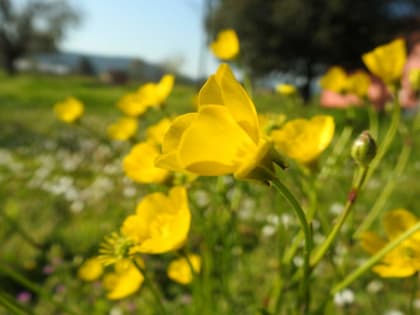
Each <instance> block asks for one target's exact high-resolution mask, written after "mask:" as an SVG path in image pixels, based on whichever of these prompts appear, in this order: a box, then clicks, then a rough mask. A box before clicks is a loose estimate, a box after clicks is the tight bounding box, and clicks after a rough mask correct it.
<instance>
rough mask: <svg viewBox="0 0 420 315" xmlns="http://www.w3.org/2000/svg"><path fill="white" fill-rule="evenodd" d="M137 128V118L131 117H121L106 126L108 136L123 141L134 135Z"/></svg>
mask: <svg viewBox="0 0 420 315" xmlns="http://www.w3.org/2000/svg"><path fill="white" fill-rule="evenodd" d="M137 129H138V122H137V119H135V118H131V117H123V118H121V119H119V120H118V121H117V122H116V123H114V124H111V125H109V126H108V129H107V131H108V136H109V137H110V138H111V139H114V140H119V141H125V140H128V139H129V138H131V137H132V136H134V134H135V133H136V131H137Z"/></svg>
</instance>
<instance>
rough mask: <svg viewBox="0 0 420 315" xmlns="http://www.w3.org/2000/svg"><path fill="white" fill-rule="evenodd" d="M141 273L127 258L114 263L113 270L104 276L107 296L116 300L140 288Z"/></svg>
mask: <svg viewBox="0 0 420 315" xmlns="http://www.w3.org/2000/svg"><path fill="white" fill-rule="evenodd" d="M143 281H144V277H143V275H142V274H141V273H140V271H138V270H137V268H136V267H135V266H134V264H133V263H132V262H131V261H129V260H122V261H119V262H117V263H116V265H115V272H113V273H110V274H107V275H106V276H105V277H104V286H105V288H106V289H107V291H108V294H107V298H108V299H110V300H117V299H122V298H125V297H127V296H129V295H131V294H133V293H135V292H136V291H137V290H139V289H140V287H141V285H142V283H143Z"/></svg>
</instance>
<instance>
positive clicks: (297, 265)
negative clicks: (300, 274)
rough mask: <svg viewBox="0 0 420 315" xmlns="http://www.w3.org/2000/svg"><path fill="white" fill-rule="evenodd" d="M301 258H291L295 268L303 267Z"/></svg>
mask: <svg viewBox="0 0 420 315" xmlns="http://www.w3.org/2000/svg"><path fill="white" fill-rule="evenodd" d="M303 262H304V261H303V258H302V257H300V256H296V257H294V258H293V263H294V264H295V266H296V267H302V266H303Z"/></svg>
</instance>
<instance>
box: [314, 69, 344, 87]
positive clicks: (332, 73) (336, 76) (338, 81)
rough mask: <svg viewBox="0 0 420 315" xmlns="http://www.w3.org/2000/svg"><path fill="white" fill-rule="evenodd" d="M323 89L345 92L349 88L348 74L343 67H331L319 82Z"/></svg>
mask: <svg viewBox="0 0 420 315" xmlns="http://www.w3.org/2000/svg"><path fill="white" fill-rule="evenodd" d="M319 84H320V86H321V88H322V89H323V90H329V91H333V92H336V93H343V92H344V91H345V90H346V89H347V74H346V72H345V71H344V69H343V68H341V67H337V66H335V67H332V68H330V69H329V70H328V71H327V73H326V74H324V76H322V77H321V80H320V82H319Z"/></svg>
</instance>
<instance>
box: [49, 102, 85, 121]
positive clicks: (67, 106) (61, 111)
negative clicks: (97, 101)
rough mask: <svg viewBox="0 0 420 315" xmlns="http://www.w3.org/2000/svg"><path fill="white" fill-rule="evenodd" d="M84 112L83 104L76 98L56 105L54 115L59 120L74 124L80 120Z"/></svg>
mask: <svg viewBox="0 0 420 315" xmlns="http://www.w3.org/2000/svg"><path fill="white" fill-rule="evenodd" d="M83 112H84V106H83V104H82V102H80V101H79V100H78V99H76V98H74V97H69V98H67V99H66V100H65V101H64V102H60V103H57V104H55V105H54V113H55V115H56V116H57V118H58V119H59V120H61V121H64V122H66V123H72V122H74V121H76V120H77V119H79V118H80V117H81V116H82V115H83Z"/></svg>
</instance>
